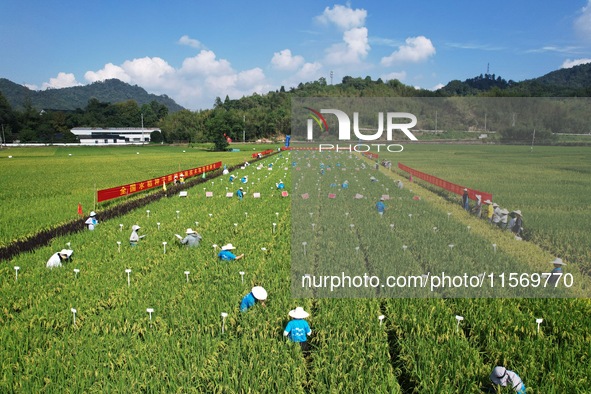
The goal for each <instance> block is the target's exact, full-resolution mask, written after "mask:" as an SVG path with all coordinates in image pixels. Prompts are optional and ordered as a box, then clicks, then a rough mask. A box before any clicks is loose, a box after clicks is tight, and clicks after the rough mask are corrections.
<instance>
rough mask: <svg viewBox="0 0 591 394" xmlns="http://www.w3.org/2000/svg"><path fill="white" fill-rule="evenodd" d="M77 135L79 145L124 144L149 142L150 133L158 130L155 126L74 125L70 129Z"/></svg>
mask: <svg viewBox="0 0 591 394" xmlns="http://www.w3.org/2000/svg"><path fill="white" fill-rule="evenodd" d="M70 131H71V132H72V134H74V135H75V136H76V137H78V140H80V145H126V144H128V145H129V144H143V143H149V142H150V133H152V132H153V131H160V129H159V128H156V127H147V128H143V129H141V128H135V127H111V128H106V129H102V128H100V127H74V128H73V129H71V130H70Z"/></svg>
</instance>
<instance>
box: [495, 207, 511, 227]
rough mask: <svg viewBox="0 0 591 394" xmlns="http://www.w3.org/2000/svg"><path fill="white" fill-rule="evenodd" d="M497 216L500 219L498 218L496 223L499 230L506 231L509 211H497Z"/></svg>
mask: <svg viewBox="0 0 591 394" xmlns="http://www.w3.org/2000/svg"><path fill="white" fill-rule="evenodd" d="M499 214H500V215H499V216H500V218H499V222H498V223H497V225H498V226H499V227H500V228H501V229H503V230H506V229H507V226H508V222H509V211H508V210H507V209H505V208H503V209H501V210H500V211H499Z"/></svg>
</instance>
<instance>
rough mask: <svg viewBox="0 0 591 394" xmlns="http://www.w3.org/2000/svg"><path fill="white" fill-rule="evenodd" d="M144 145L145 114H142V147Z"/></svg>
mask: <svg viewBox="0 0 591 394" xmlns="http://www.w3.org/2000/svg"><path fill="white" fill-rule="evenodd" d="M143 144H144V113H143V112H142V145H143Z"/></svg>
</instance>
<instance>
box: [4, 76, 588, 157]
mask: <svg viewBox="0 0 591 394" xmlns="http://www.w3.org/2000/svg"><path fill="white" fill-rule="evenodd" d="M520 84H521V83H515V82H513V81H509V82H507V81H505V80H504V79H502V78H501V77H496V76H495V75H485V76H479V77H476V78H473V79H470V80H466V81H464V82H459V81H452V82H451V83H450V84H449V85H448V86H447V89H446V88H444V89H440V90H438V91H436V92H432V91H429V90H423V89H415V88H414V87H411V86H407V85H404V84H402V83H401V82H400V81H398V80H390V81H387V82H383V81H382V80H381V79H378V80H376V81H374V80H372V79H371V78H370V77H366V78H354V77H350V76H347V77H345V78H343V80H342V82H341V83H340V84H336V85H332V84H327V82H326V79H325V78H320V79H319V80H317V81H313V82H307V83H300V84H299V85H298V86H297V88H291V89H290V90H289V91H286V90H285V89H284V88H283V87H281V89H279V90H277V91H272V92H269V93H267V94H265V95H259V94H256V93H255V94H253V95H251V96H247V97H242V98H240V99H237V100H230V99H229V98H228V97H227V96H226V98H225V100H223V101H222V100H221V99H220V98H219V97H218V98H216V100H215V102H214V106H213V108H212V109H209V110H202V111H189V110H180V111H176V112H173V113H169V111H168V109H167V107H166V106H165V105H163V104H160V103H158V102H156V101H152V102H151V103H149V104H144V105H142V106H139V105H138V104H137V103H136V101H133V100H128V101H125V102H120V103H105V102H100V101H99V100H97V99H91V100H89V101H88V104H87V105H86V107H85V108H83V109H80V108H79V109H76V110H75V111H52V110H47V111H43V110H39V109H36V108H34V107H33V106H32V105H31V104H30V103H28V104H26V105H25V106H24V109H23V110H20V111H17V110H13V109H12V108H11V107H10V104H9V103H8V101H7V100H6V99H5V98H4V97H3V96H2V94H1V93H0V123H1V124H2V126H3V130H4V136H5V138H6V141H8V142H11V141H15V140H19V141H21V142H74V141H75V140H76V139H75V136H74V135H73V134H72V133H71V132H70V129H72V128H74V127H139V126H140V125H143V126H145V127H158V128H160V129H161V130H162V133H154V134H153V135H152V141H154V142H167V143H170V142H180V141H184V142H215V143H216V148H217V149H224V148H225V147H226V145H227V144H226V142H225V141H226V137H229V138H231V139H232V140H234V141H242V140H246V141H255V140H257V139H259V138H272V137H275V136H281V135H285V134H290V133H291V132H290V129H291V99H292V98H306V97H417V98H418V97H421V98H425V97H450V96H476V97H491V96H493V97H494V96H504V97H506V96H513V95H514V92H515V90H516V89H518V88H519V86H520ZM536 86H537V85H536ZM481 89H482V90H481ZM485 89H488V90H485ZM526 96H527V95H526ZM507 99H509V98H507ZM427 101H428V100H427ZM548 108H552V111H554V112H552V113H550V115H552V116H548V114H549V112H548V111H542V114H543V115H544V118H547V119H548V121H547V122H544V124H540V122H538V123H537V126H535V125H534V124H535V123H534V119H529V118H524V116H523V111H521V110H519V111H514V110H512V111H514V112H521V114H520V115H519V117H518V119H522V120H523V119H525V120H527V123H526V122H523V121H521V122H518V123H517V124H515V122H512V125H510V126H508V127H503V128H502V131H503V139H504V140H506V141H511V140H515V141H521V140H523V139H524V133H526V131H527V130H528V129H529V128H530V126H531V125H534V127H536V128H537V130H538V132H539V133H540V136H542V135H545V134H548V133H549V134H548V135H551V133H552V132H557V131H561V130H560V128H561V127H564V126H563V124H564V123H561V121H560V119H563V118H561V117H560V113H562V114H563V115H564V114H567V115H570V117H571V118H572V122H571V123H572V124H573V125H574V126H572V129H573V130H574V129H577V128H579V129H581V130H582V131H583V132H588V131H589V130H588V129H589V124H588V122H587V120H586V119H585V120H583V117H581V116H579V114H580V112H579V111H576V112H572V111H571V109H570V108H565V107H564V106H558V107H548ZM460 110H462V108H461V107H457V108H454V111H455V112H457V113H461V115H462V117H465V119H468V120H469V119H470V118H471V117H479V118H481V115H482V114H477V113H476V112H475V111H473V110H470V109H467V110H465V111H460ZM425 111H427V112H428V113H429V114H430V115H429V116H431V115H433V114H435V113H436V112H437V110H436V109H433V108H430V109H429V108H427V109H425ZM462 112H463V113H462ZM481 112H483V111H481ZM506 112H507V111H506ZM438 114H439V116H440V118H439V122H440V123H439V125H442V124H445V120H446V119H445V116H446V115H445V113H444V112H438ZM450 114H451V112H450ZM429 116H423V117H422V119H424V120H423V123H424V124H421V126H423V127H426V128H430V129H434V128H436V127H438V126H436V124H437V120H435V119H431V120H428V119H430V118H429ZM448 116H451V115H448ZM431 117H432V116H431ZM553 119H554V120H553ZM142 120H143V124H142ZM425 120H427V123H425ZM429 122H430V123H429ZM489 122H490V124H494V123H493V122H494V117H493V116H492V115H491V114H490V112H489ZM475 127H476V128H477V129H478V125H475ZM489 129H490V128H489ZM499 131H501V130H500V129H499ZM513 135H514V138H513ZM548 141H549V142H551V138H549V139H548Z"/></svg>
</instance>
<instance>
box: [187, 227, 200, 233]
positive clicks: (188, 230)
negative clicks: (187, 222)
mask: <svg viewBox="0 0 591 394" xmlns="http://www.w3.org/2000/svg"><path fill="white" fill-rule="evenodd" d="M195 233H197V231H195V230H193V229H192V228H188V229H187V231H185V234H195Z"/></svg>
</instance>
